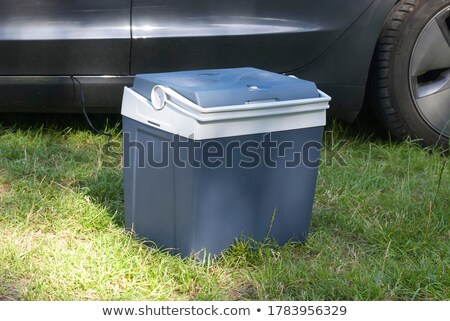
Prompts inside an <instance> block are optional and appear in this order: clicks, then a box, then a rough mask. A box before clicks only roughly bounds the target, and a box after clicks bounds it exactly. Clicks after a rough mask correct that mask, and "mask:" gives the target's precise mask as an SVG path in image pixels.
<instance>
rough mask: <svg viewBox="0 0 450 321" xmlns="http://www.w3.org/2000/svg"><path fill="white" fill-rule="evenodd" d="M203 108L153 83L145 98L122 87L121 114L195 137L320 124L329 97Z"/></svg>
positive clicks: (210, 136) (197, 138) (327, 106)
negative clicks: (149, 97)
mask: <svg viewBox="0 0 450 321" xmlns="http://www.w3.org/2000/svg"><path fill="white" fill-rule="evenodd" d="M319 93H320V97H317V98H307V99H297V100H289V101H278V102H261V103H255V104H246V105H234V106H222V107H211V108H203V107H201V106H199V105H197V104H195V103H193V102H192V101H190V100H189V99H187V98H185V97H183V96H181V95H180V94H178V93H176V92H174V91H173V90H172V89H170V88H167V87H164V86H155V88H154V89H153V90H152V95H151V98H152V99H153V101H150V100H148V99H147V98H145V97H144V96H142V95H140V94H138V93H137V92H135V91H134V90H133V89H131V88H127V87H125V90H124V95H123V100H122V115H123V116H125V117H127V118H130V119H132V120H135V121H137V122H140V123H142V124H144V125H146V126H150V127H155V128H158V129H159V130H162V131H165V132H169V133H172V134H175V135H180V136H182V137H187V138H191V139H195V140H202V139H211V138H220V137H232V136H240V135H249V134H258V133H267V132H277V131H285V130H293V129H301V128H311V127H318V126H324V125H325V123H326V109H328V108H329V101H330V100H331V98H330V97H329V96H328V95H326V94H325V93H323V92H321V91H319Z"/></svg>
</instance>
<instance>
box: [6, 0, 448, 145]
mask: <svg viewBox="0 0 450 321" xmlns="http://www.w3.org/2000/svg"><path fill="white" fill-rule="evenodd" d="M240 66H252V67H257V68H261V69H266V70H270V71H275V72H279V73H286V74H293V75H296V76H298V77H301V78H305V79H309V80H313V81H315V82H316V83H317V84H318V86H319V88H320V89H322V90H323V91H325V92H326V93H328V94H330V95H331V96H332V97H333V101H332V107H331V109H330V114H331V115H334V116H337V117H339V118H341V119H344V120H347V121H352V120H354V119H355V118H356V117H357V115H358V114H359V113H360V111H361V108H362V105H363V100H364V98H365V97H366V98H368V100H369V101H370V104H371V106H372V110H373V113H374V114H375V115H376V116H377V117H378V118H379V120H381V121H382V122H383V123H384V124H385V126H386V127H387V128H388V129H389V131H390V132H391V133H392V135H394V136H395V137H398V138H405V137H407V136H411V137H416V138H420V139H422V141H423V143H424V144H425V145H432V144H435V143H439V144H443V145H448V139H449V133H450V130H449V128H450V125H449V119H450V0H402V1H397V0H314V1H312V0H279V1H274V0H226V1H225V0H221V1H219V0H97V1H92V0H78V1H60V0H40V1H30V0H0V110H2V111H28V112H29V111H31V112H74V111H80V103H79V99H78V97H79V96H78V94H77V92H76V87H75V86H74V83H73V81H72V79H71V78H70V76H72V75H74V76H76V77H77V79H79V80H80V81H81V83H82V84H83V88H84V93H85V95H86V101H87V107H88V110H89V111H91V112H102V111H108V112H110V111H118V110H119V108H120V102H121V97H122V92H123V86H124V85H130V84H131V83H132V81H133V75H135V74H138V73H150V72H165V71H174V70H191V69H207V68H225V67H240Z"/></svg>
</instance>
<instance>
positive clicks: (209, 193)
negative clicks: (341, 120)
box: [122, 68, 329, 256]
mask: <svg viewBox="0 0 450 321" xmlns="http://www.w3.org/2000/svg"><path fill="white" fill-rule="evenodd" d="M222 73H223V74H224V75H223V77H221V76H220V75H221V74H222ZM252 74H253V75H255V77H254V78H253V79H252ZM171 75H172V76H173V78H174V79H175V80H176V81H175V82H174V83H176V84H179V83H181V84H182V85H183V86H181V87H176V86H175V85H174V83H172V77H170V76H171ZM205 75H206V76H205ZM242 75H244V76H242ZM163 76H164V77H168V78H166V79H161V74H155V76H153V75H152V74H148V75H143V76H138V77H141V78H137V79H136V82H135V85H134V87H133V89H129V88H126V90H125V94H124V102H123V106H122V114H123V133H124V186H125V218H126V226H127V227H128V228H131V229H133V230H134V231H135V232H136V233H137V234H138V235H139V236H141V237H144V238H147V239H149V240H151V241H153V242H155V243H156V244H157V245H158V246H162V247H164V248H170V249H174V250H176V251H177V252H179V253H181V255H182V256H187V255H189V254H192V253H196V252H199V251H202V250H205V251H206V253H213V254H218V253H219V252H221V251H222V250H224V249H225V248H227V247H228V246H230V245H231V244H232V243H233V242H234V240H235V239H238V238H241V237H244V238H245V237H250V238H252V239H254V240H257V241H262V240H264V238H265V237H269V238H272V239H274V240H275V241H276V242H277V243H278V244H283V243H285V242H286V241H288V240H296V241H297V240H299V241H303V240H305V238H306V236H307V233H308V228H309V225H310V217H311V212H312V205H313V200H314V193H315V187H316V178H317V166H318V164H319V156H320V143H321V139H322V131H323V125H324V123H325V109H326V108H327V107H328V101H329V97H328V96H326V95H325V94H323V93H321V92H319V91H318V90H317V89H316V88H315V86H314V84H312V83H309V82H304V81H301V80H298V79H293V78H288V77H285V76H281V75H277V74H272V73H268V72H263V71H260V70H256V69H252V68H239V69H231V70H214V71H209V70H208V71H196V72H184V73H183V72H180V73H168V74H163ZM189 77H191V78H193V80H192V82H191V84H197V85H198V86H199V87H195V88H194V89H193V85H192V86H191V87H190V86H189V84H190V82H189V81H188V80H187V79H188V78H189ZM196 77H197V78H198V77H199V78H200V80H199V79H197V78H196ZM203 77H207V78H208V77H215V78H216V79H219V80H218V81H216V80H213V81H211V80H210V79H208V80H207V81H206V82H208V81H209V82H210V86H211V87H214V88H213V90H212V91H208V88H209V87H208V85H207V84H206V85H205V84H204V83H202V82H205V80H204V79H203ZM271 77H274V78H276V79H275V80H273V82H274V83H276V85H277V86H280V88H282V90H279V91H278V90H277V89H276V86H275V87H271V86H270V84H271V81H270V79H271ZM279 77H282V78H279ZM224 78H225V80H224ZM243 78H244V80H243V81H242V79H243ZM261 78H264V79H263V80H264V81H263V83H262V82H261V81H260V80H261ZM139 79H141V80H142V79H143V81H142V82H141V81H139ZM180 79H183V81H180ZM236 79H238V81H236ZM287 79H288V80H287ZM258 80H259V81H260V82H258ZM283 80H287V81H288V86H287V87H289V86H291V87H290V88H289V90H287V91H286V90H285V89H286V88H284V87H285V86H283V84H282V82H283ZM147 82H150V83H151V85H150V86H146V85H144V83H147ZM217 82H219V84H218V83H217ZM227 82H231V83H232V84H234V85H235V86H234V87H233V86H230V84H229V83H227ZM239 82H242V84H241V83H239ZM236 83H237V84H236ZM169 85H171V86H172V87H176V91H175V90H174V89H173V88H171V87H168V86H169ZM295 85H297V86H299V88H300V89H301V90H297V96H296V95H295ZM221 86H223V87H222V88H220V87H221ZM252 86H253V87H252ZM135 87H136V89H135ZM238 87H240V88H238ZM255 87H260V88H267V89H263V90H261V91H265V92H266V93H265V94H261V93H260V92H258V94H257V95H256V96H255V95H254V91H257V90H253V89H255ZM198 88H200V89H201V90H200V91H202V92H200V91H199V90H198ZM227 88H232V89H231V90H230V91H231V94H230V95H232V96H233V99H232V104H228V103H227V101H226V97H227ZM274 88H275V89H274ZM241 89H242V90H241ZM246 91H248V92H250V95H246ZM211 92H215V94H213V95H212V96H211V95H210V94H211ZM218 92H220V95H219V96H220V99H219V102H218V103H214V99H213V98H211V97H214V95H217V93H218ZM280 92H281V93H280ZM292 92H294V94H293V93H292ZM237 93H239V95H241V100H236V99H235V98H234V95H235V94H237ZM292 95H293V96H292ZM298 95H300V96H298ZM187 97H189V98H187ZM205 97H206V98H205ZM280 97H282V98H280ZM149 98H150V99H151V101H150V100H149ZM202 101H203V103H204V104H206V105H207V107H203V106H201V105H200V104H201V103H202ZM249 101H257V102H256V103H249ZM239 102H241V104H239ZM203 109H205V110H206V112H205V110H203ZM213 109H214V110H213ZM211 110H212V111H211ZM222 110H223V111H222ZM163 113H166V114H163ZM208 117H209V118H208ZM297 126H298V127H299V128H295V127H297ZM174 142H178V143H181V144H182V145H183V148H179V149H177V148H176V146H174V145H173V144H174ZM175 145H176V143H175ZM189 146H190V147H189ZM203 253H205V252H203Z"/></svg>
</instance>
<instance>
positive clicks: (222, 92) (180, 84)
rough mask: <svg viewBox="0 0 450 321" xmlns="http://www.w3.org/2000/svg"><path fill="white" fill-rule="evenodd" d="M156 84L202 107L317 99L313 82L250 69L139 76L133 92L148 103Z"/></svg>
mask: <svg viewBox="0 0 450 321" xmlns="http://www.w3.org/2000/svg"><path fill="white" fill-rule="evenodd" d="M156 85H163V86H166V87H169V88H171V89H172V90H174V91H176V92H177V93H179V94H180V95H182V96H184V97H185V98H187V99H189V100H190V101H192V102H193V103H195V104H197V105H199V106H201V107H203V108H208V107H219V106H232V105H243V104H249V103H252V102H255V103H257V102H264V101H267V102H270V101H273V102H275V101H288V100H298V99H307V98H318V97H320V94H319V92H318V90H317V87H316V85H315V84H314V83H313V82H310V81H306V80H302V79H298V78H294V77H288V76H284V75H280V74H277V73H273V72H269V71H264V70H260V69H256V68H250V67H247V68H231V69H209V70H195V71H178V72H168V73H153V74H140V75H136V77H135V78H134V85H133V90H134V91H135V92H137V93H139V94H140V95H142V96H144V97H145V98H147V99H149V100H150V94H151V92H152V89H153V87H154V86H156Z"/></svg>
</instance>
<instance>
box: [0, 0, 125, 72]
mask: <svg viewBox="0 0 450 321" xmlns="http://www.w3.org/2000/svg"><path fill="white" fill-rule="evenodd" d="M129 57H130V0H113V1H110V0H97V1H90V0H79V1H60V0H41V1H28V0H2V1H1V2H0V75H2V76H5V75H14V76H17V75H25V76H36V75H43V76H49V75H71V74H77V75H104V74H111V75H128V74H129Z"/></svg>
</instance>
